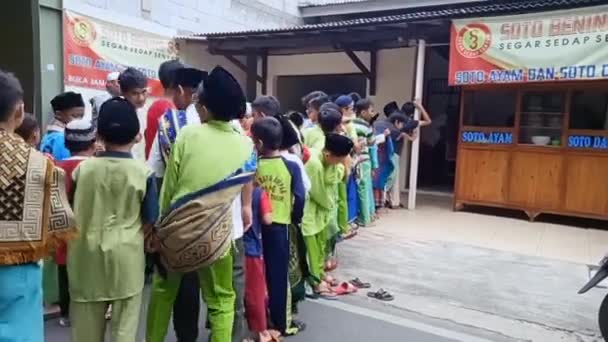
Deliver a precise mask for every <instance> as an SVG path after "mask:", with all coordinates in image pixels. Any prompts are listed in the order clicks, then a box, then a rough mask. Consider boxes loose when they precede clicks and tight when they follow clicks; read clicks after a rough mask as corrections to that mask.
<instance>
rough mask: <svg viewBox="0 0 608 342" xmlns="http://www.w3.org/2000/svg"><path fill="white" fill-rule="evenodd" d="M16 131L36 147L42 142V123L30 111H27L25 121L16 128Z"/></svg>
mask: <svg viewBox="0 0 608 342" xmlns="http://www.w3.org/2000/svg"><path fill="white" fill-rule="evenodd" d="M15 133H16V134H17V135H19V136H20V137H21V138H23V140H24V141H25V142H26V143H28V144H29V145H30V146H32V147H34V148H35V147H36V146H38V145H39V144H40V125H39V124H38V121H37V120H36V117H35V116H34V115H32V114H30V113H25V116H24V117H23V122H21V125H20V126H19V127H18V128H17V129H16V130H15Z"/></svg>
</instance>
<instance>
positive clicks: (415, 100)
mask: <svg viewBox="0 0 608 342" xmlns="http://www.w3.org/2000/svg"><path fill="white" fill-rule="evenodd" d="M412 103H413V104H414V106H416V107H417V108H420V107H421V106H422V101H421V100H420V99H414V101H412Z"/></svg>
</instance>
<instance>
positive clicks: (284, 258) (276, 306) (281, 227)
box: [262, 223, 289, 333]
mask: <svg viewBox="0 0 608 342" xmlns="http://www.w3.org/2000/svg"><path fill="white" fill-rule="evenodd" d="M262 240H263V244H264V263H265V264H266V286H267V287H268V297H269V301H268V306H269V308H270V321H271V322H272V326H273V327H274V328H275V329H276V330H278V331H280V332H281V333H285V331H286V330H287V328H288V326H287V317H288V314H287V308H288V303H287V300H288V292H287V291H288V290H289V236H288V225H286V224H278V223H273V224H271V225H270V226H265V227H263V228H262Z"/></svg>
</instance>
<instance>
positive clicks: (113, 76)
mask: <svg viewBox="0 0 608 342" xmlns="http://www.w3.org/2000/svg"><path fill="white" fill-rule="evenodd" d="M118 76H120V73H119V72H118V71H114V72H111V73H109V74H108V77H107V80H108V81H116V80H118Z"/></svg>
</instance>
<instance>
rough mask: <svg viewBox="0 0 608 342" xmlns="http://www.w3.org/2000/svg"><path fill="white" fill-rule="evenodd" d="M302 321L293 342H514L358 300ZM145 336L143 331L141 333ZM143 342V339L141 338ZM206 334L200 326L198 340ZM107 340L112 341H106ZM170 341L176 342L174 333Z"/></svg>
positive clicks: (322, 308) (57, 340)
mask: <svg viewBox="0 0 608 342" xmlns="http://www.w3.org/2000/svg"><path fill="white" fill-rule="evenodd" d="M300 311H301V313H300V317H299V318H300V319H302V320H303V321H305V322H306V323H307V325H308V328H307V329H306V330H305V331H304V332H302V333H301V334H299V335H297V336H294V337H290V338H288V339H287V341H291V342H310V341H315V342H325V341H328V342H329V341H338V342H340V341H345V342H346V341H349V342H351V341H352V342H367V341H386V342H388V341H395V342H401V341H415V342H455V341H467V342H494V341H497V342H512V341H514V340H511V339H504V338H502V337H501V336H498V335H492V334H488V333H487V332H484V331H475V329H465V328H463V327H456V326H449V325H446V324H445V323H438V322H433V321H431V320H428V319H425V318H423V317H417V316H415V315H412V314H410V313H404V312H399V311H395V310H394V309H391V308H389V307H386V306H384V305H382V304H378V303H362V302H361V301H359V300H358V299H356V298H350V299H349V298H344V300H341V301H335V302H334V301H331V302H330V301H321V300H319V301H312V300H311V301H307V302H305V303H304V304H303V305H302V306H301V310H300ZM140 335H142V336H143V331H140ZM69 340H70V337H69V329H66V328H61V327H59V326H58V324H57V321H56V320H50V321H47V322H46V342H65V341H69ZM140 340H141V341H143V339H140ZM206 340H207V333H206V331H205V330H204V328H203V324H201V336H200V338H199V341H206ZM107 341H109V340H108V339H107ZM167 341H168V342H175V341H176V339H175V336H174V335H173V333H172V331H171V333H170V336H168V338H167Z"/></svg>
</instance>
